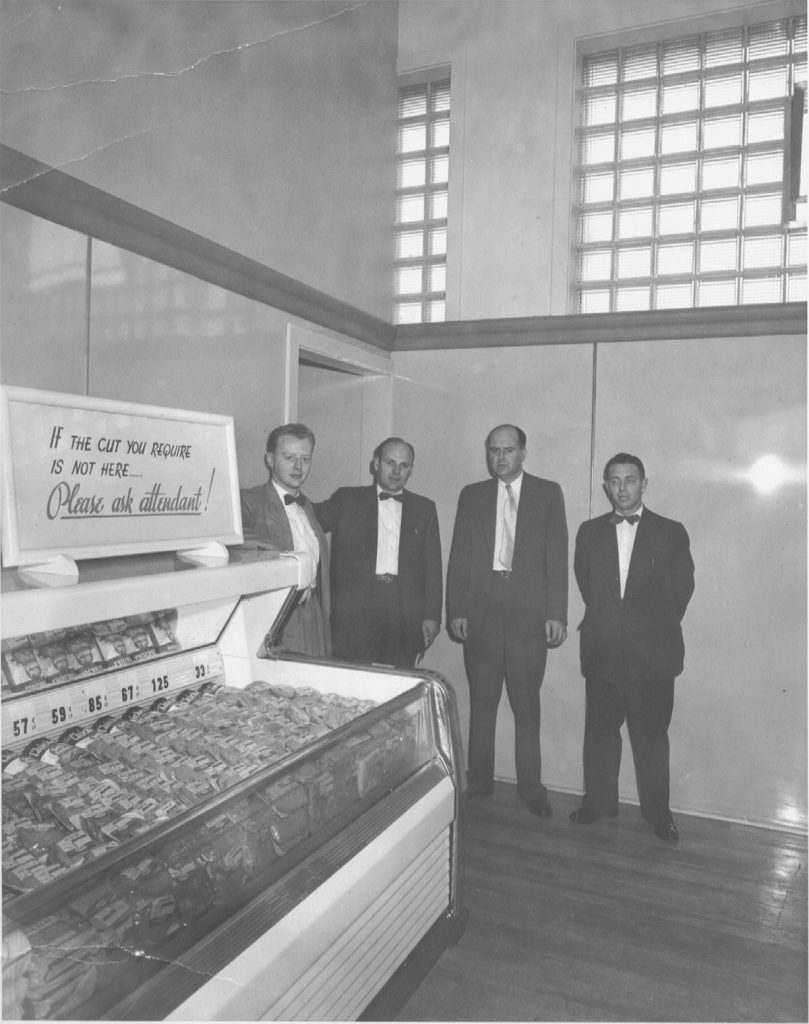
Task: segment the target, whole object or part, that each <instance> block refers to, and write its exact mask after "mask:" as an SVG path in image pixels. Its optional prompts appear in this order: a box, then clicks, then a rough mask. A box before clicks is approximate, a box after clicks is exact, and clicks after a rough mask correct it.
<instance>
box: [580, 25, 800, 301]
mask: <svg viewBox="0 0 809 1024" xmlns="http://www.w3.org/2000/svg"><path fill="white" fill-rule="evenodd" d="M805 95H806V18H805V17H797V18H787V19H784V20H781V21H772V22H768V23H766V24H762V25H755V26H752V27H747V28H738V29H732V30H723V31H716V32H709V33H705V34H703V35H695V36H693V37H690V38H685V39H674V40H668V41H666V42H660V43H651V44H649V45H643V46H632V47H626V48H624V49H619V50H612V51H610V52H607V53H598V54H593V55H589V56H585V57H584V58H583V60H582V77H581V84H580V102H579V111H580V114H579V122H580V124H579V146H578V163H579V170H578V199H577V221H578V228H577V235H576V278H575V280H576V284H575V293H576V295H575V297H576V302H575V310H576V311H577V312H580V313H596V312H599V313H602V312H614V311H616V312H617V311H621V310H635V309H642V310H653V309H666V308H669V309H673V308H689V307H692V308H693V307H696V306H709V305H742V304H746V303H753V302H793V301H805V300H806V260H807V257H806V189H805V185H803V184H801V185H800V186H796V184H795V181H796V180H797V175H796V164H798V163H799V161H798V153H797V152H796V151H797V150H798V149H799V146H798V143H797V140H798V138H799V137H800V123H801V122H802V120H805V111H804V109H803V108H804V105H805ZM796 110H797V111H798V112H797V115H796ZM796 116H797V121H798V124H797V126H796ZM805 143H806V139H805V138H804V149H805ZM802 163H803V164H804V168H803V169H804V171H805V163H806V161H803V162H802Z"/></svg>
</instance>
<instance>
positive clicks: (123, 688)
mask: <svg viewBox="0 0 809 1024" xmlns="http://www.w3.org/2000/svg"><path fill="white" fill-rule="evenodd" d="M140 691H141V683H140V680H139V679H138V678H137V676H130V677H129V679H128V681H127V682H122V683H121V684H120V685H119V686H118V694H117V696H118V699H119V701H120V704H121V706H122V707H126V706H127V705H129V704H132V703H134V702H135V701H137V700H140Z"/></svg>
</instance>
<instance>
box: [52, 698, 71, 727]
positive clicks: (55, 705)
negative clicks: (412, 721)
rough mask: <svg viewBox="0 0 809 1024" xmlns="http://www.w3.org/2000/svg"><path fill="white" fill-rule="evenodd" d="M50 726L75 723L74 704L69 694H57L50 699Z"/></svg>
mask: <svg viewBox="0 0 809 1024" xmlns="http://www.w3.org/2000/svg"><path fill="white" fill-rule="evenodd" d="M48 707H49V710H50V719H49V721H48V725H49V726H52V725H69V724H70V722H72V721H73V704H72V702H71V699H70V695H69V694H68V693H66V692H65V693H60V694H59V693H55V694H52V695H51V696H50V698H49V699H48Z"/></svg>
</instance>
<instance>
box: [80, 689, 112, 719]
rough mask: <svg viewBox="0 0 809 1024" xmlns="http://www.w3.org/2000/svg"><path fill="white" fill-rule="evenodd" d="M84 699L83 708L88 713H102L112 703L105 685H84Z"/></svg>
mask: <svg viewBox="0 0 809 1024" xmlns="http://www.w3.org/2000/svg"><path fill="white" fill-rule="evenodd" d="M82 699H83V701H84V708H83V710H84V713H85V714H87V715H97V714H100V712H102V711H106V710H107V708H108V707H109V704H110V701H109V697H108V696H107V690H106V687H104V686H85V687H83V689H82Z"/></svg>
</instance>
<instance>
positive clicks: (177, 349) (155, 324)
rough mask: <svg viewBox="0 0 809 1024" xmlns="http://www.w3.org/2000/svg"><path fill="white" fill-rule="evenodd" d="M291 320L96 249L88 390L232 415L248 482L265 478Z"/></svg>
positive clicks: (120, 253)
mask: <svg viewBox="0 0 809 1024" xmlns="http://www.w3.org/2000/svg"><path fill="white" fill-rule="evenodd" d="M286 325H287V319H286V317H284V316H283V315H282V314H279V313H277V312H276V311H275V310H272V309H269V308H267V307H266V306H262V305H260V304H259V303H257V302H252V301H251V300H249V299H243V298H241V297H239V296H237V295H234V294H233V293H231V292H227V291H224V290H223V289H221V288H217V287H215V286H213V285H209V284H206V283H205V282H203V281H200V280H199V279H197V278H194V277H191V276H190V275H188V274H182V273H180V272H179V271H176V270H172V269H171V268H170V267H166V266H163V265H161V264H159V263H155V262H154V261H152V260H146V259H143V258H142V257H140V256H134V255H133V254H132V253H128V252H125V251H124V250H121V249H117V248H114V247H113V246H108V245H105V244H102V243H95V244H94V246H93V287H92V300H91V316H90V337H91V346H90V393H91V394H92V395H96V396H98V397H99V398H116V399H121V400H123V401H129V402H144V403H148V404H151V405H163V406H169V407H171V408H177V409H200V410H204V411H206V412H213V413H221V414H224V415H227V416H233V417H234V420H235V427H236V452H237V459H238V466H239V479H240V482H241V483H242V485H243V486H251V485H253V484H258V483H262V482H263V481H264V480H266V478H267V470H266V469H265V467H264V445H265V441H266V438H267V434H268V432H269V431H270V429H272V427H274V426H275V425H276V424H278V423H281V422H283V420H282V417H283V414H284V379H285V369H284V361H285V337H286ZM15 344H16V343H15Z"/></svg>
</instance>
